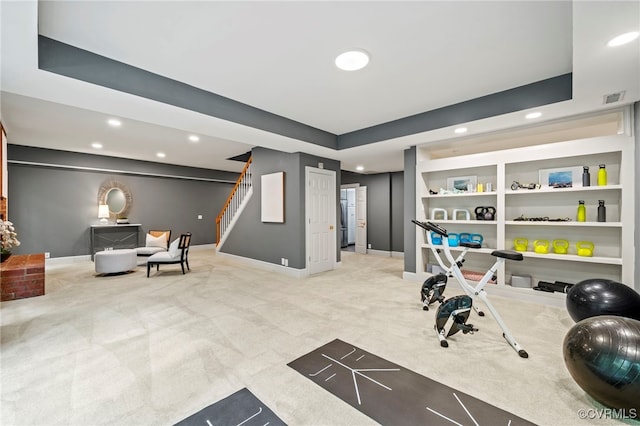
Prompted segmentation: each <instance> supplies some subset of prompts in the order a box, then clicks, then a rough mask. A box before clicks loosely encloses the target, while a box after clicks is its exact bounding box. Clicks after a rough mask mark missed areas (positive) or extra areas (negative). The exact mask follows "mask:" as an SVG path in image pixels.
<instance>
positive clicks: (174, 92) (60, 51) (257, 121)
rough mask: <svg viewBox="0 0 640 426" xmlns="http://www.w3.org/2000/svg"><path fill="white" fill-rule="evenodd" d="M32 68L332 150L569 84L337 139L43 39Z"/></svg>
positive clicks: (548, 84) (535, 102) (536, 99)
mask: <svg viewBox="0 0 640 426" xmlns="http://www.w3.org/2000/svg"><path fill="white" fill-rule="evenodd" d="M38 67H39V68H40V69H42V70H45V71H49V72H53V73H56V74H60V75H64V76H66V77H70V78H75V79H78V80H82V81H86V82H89V83H93V84H97V85H100V86H104V87H109V88H111V89H114V90H119V91H122V92H126V93H130V94H133V95H136V96H141V97H143V98H147V99H153V100H155V101H158V102H163V103H166V104H169V105H174V106H178V107H180V108H185V109H188V110H191V111H197V112H200V113H202V114H206V115H210V116H212V117H217V118H221V119H223V120H228V121H231V122H234V123H239V124H243V125H246V126H250V127H254V128H257V129H261V130H265V131H268V132H272V133H275V134H279V135H283V136H287V137H291V138H294V139H299V140H302V141H306V142H310V143H313V144H316V145H320V146H324V147H327V148H332V149H337V150H340V149H347V148H353V147H356V146H361V145H367V144H370V143H374V142H379V141H383V140H387V139H393V138H398V137H402V136H407V135H411V134H415V133H420V132H426V131H429V130H434V129H438V128H442V127H447V126H452V125H455V124H459V123H465V122H470V121H475V120H480V119H483V118H487V117H493V116H496V115H501V114H507V113H510V112H514V111H521V110H523V109H527V108H533V107H537V106H542V105H548V104H553V103H556V102H562V101H566V100H569V99H571V97H572V79H573V78H572V74H571V73H567V74H564V75H560V76H556V77H552V78H548V79H545V80H541V81H537V82H534V83H530V84H527V85H524V86H520V87H516V88H512V89H509V90H505V91H502V92H498V93H493V94H490V95H487V96H483V97H480V98H477V99H472V100H468V101H465V102H460V103H458V104H455V105H449V106H446V107H443V108H439V109H435V110H432V111H427V112H423V113H420V114H415V115H412V116H409V117H405V118H401V119H398V120H394V121H390V122H387V123H382V124H379V125H376V126H371V127H368V128H364V129H359V130H355V131H353V132H349V133H345V134H342V135H339V136H337V135H335V134H333V133H330V132H327V131H324V130H321V129H318V128H315V127H312V126H309V125H307V124H304V123H300V122H298V121H295V120H291V119H289V118H286V117H282V116H279V115H277V114H273V113H271V112H268V111H264V110H261V109H259V108H255V107H253V106H251V105H247V104H243V103H241V102H238V101H235V100H233V99H230V98H226V97H224V96H220V95H218V94H215V93H212V92H208V91H206V90H203V89H200V88H197V87H194V86H190V85H188V84H185V83H182V82H179V81H176V80H172V79H170V78H167V77H164V76H161V75H158V74H154V73H152V72H149V71H145V70H143V69H140V68H137V67H134V66H131V65H128V64H125V63H123V62H119V61H115V60H113V59H110V58H107V57H105V56H101V55H98V54H95V53H93V52H90V51H87V50H83V49H80V48H77V47H75V46H71V45H69V44H66V43H62V42H60V41H58V40H54V39H52V38H49V37H46V36H43V35H39V36H38Z"/></svg>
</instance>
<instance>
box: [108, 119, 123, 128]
mask: <svg viewBox="0 0 640 426" xmlns="http://www.w3.org/2000/svg"><path fill="white" fill-rule="evenodd" d="M107 123H109V126H112V127H120V126H121V125H122V121H120V120H116V119H115V118H110V119H109V120H108V121H107Z"/></svg>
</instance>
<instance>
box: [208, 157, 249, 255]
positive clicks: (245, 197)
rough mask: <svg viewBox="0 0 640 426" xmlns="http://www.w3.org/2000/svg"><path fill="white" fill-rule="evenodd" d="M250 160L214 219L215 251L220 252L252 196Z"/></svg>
mask: <svg viewBox="0 0 640 426" xmlns="http://www.w3.org/2000/svg"><path fill="white" fill-rule="evenodd" d="M251 160H252V157H249V160H248V161H247V164H245V166H244V169H242V172H241V173H240V177H238V180H237V181H236V185H235V186H234V187H233V189H232V190H231V194H229V197H228V198H227V201H226V202H225V203H224V206H223V207H222V210H221V211H220V214H218V216H217V217H216V250H217V251H220V248H221V247H222V244H224V241H225V239H226V237H227V236H228V233H229V231H231V229H232V228H233V225H234V224H235V223H236V221H237V220H238V217H239V216H240V213H241V212H242V210H243V209H244V207H245V205H246V204H247V203H248V201H249V199H250V198H251V195H252V194H253V187H252V182H251Z"/></svg>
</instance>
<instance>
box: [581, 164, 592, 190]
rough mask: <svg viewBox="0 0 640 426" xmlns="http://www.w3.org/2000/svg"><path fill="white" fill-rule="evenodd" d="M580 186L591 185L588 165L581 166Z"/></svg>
mask: <svg viewBox="0 0 640 426" xmlns="http://www.w3.org/2000/svg"><path fill="white" fill-rule="evenodd" d="M582 186H591V174H590V173H589V166H582Z"/></svg>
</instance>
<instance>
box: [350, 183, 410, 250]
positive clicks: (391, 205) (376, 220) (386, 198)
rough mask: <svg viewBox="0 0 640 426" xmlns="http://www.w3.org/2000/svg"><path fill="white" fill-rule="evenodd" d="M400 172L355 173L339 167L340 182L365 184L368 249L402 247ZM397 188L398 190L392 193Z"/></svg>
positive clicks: (402, 196) (402, 195)
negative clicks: (340, 171)
mask: <svg viewBox="0 0 640 426" xmlns="http://www.w3.org/2000/svg"><path fill="white" fill-rule="evenodd" d="M403 180H404V178H403V176H402V173H400V172H397V173H376V174H370V175H365V174H359V173H352V172H348V171H344V170H343V171H342V184H343V185H345V184H350V183H358V184H360V186H366V187H367V244H371V249H372V250H381V251H389V252H390V251H404V243H403V242H402V235H403V233H402V228H401V227H402V225H401V224H400V223H397V222H400V221H401V220H402V218H403V217H404V206H403V201H404V194H403V188H402V186H403V183H402V181H403ZM394 189H395V190H396V191H400V193H394Z"/></svg>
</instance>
